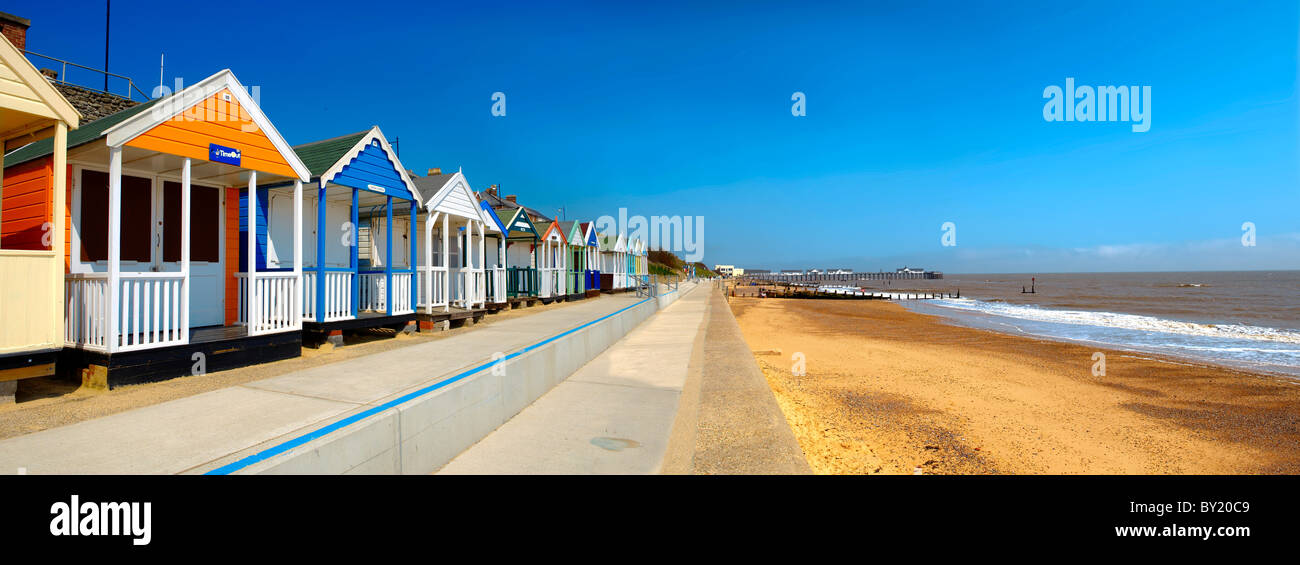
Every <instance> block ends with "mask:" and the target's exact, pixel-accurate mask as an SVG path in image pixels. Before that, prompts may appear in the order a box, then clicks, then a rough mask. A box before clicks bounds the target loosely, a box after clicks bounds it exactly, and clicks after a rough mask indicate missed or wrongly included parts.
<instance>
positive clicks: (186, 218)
mask: <svg viewBox="0 0 1300 565" xmlns="http://www.w3.org/2000/svg"><path fill="white" fill-rule="evenodd" d="M191 163H192V161H191V160H190V158H189V157H186V158H185V161H183V162H182V164H181V277H182V280H181V327H180V328H178V329H179V330H180V332H181V333H180V338H181V343H189V342H190V289H191V288H193V287H191V286H190V235H191V233H190V205H191V203H192V200H191V199H190V168H191V166H192V165H191Z"/></svg>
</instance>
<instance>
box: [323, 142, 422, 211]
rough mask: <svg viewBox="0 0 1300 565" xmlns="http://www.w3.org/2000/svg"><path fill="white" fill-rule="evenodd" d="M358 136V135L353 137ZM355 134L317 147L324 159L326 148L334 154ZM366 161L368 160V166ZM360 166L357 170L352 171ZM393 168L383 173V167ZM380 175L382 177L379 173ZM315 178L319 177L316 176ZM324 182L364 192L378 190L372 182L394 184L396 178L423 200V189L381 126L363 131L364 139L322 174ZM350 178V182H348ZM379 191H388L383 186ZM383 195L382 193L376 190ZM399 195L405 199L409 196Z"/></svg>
mask: <svg viewBox="0 0 1300 565" xmlns="http://www.w3.org/2000/svg"><path fill="white" fill-rule="evenodd" d="M353 135H355V134H353ZM351 138H352V135H347V136H344V137H343V138H342V139H340V138H335V140H334V141H331V142H329V143H324V144H323V145H324V146H325V147H319V146H318V148H317V151H316V152H318V153H319V154H320V158H321V160H323V158H324V156H325V154H326V153H327V151H326V147H327V148H328V149H329V150H330V152H332V151H334V150H337V149H338V148H339V146H341V145H342V143H343V141H346V140H348V139H351ZM362 161H365V162H364V163H363V162H362ZM353 167H356V170H353V169H352V168H353ZM384 167H387V168H390V169H391V170H384V171H379V169H380V168H384ZM375 172H379V173H380V174H378V175H377V174H375ZM313 176H316V175H315V174H313ZM319 176H320V182H321V183H322V184H324V183H329V182H336V183H339V184H344V185H347V186H352V185H357V186H356V188H360V189H363V190H374V189H375V186H376V185H375V184H370V183H371V182H386V183H392V182H393V180H394V179H396V180H398V181H400V182H401V184H402V186H401V187H390V188H401V189H405V191H406V192H409V193H410V195H411V196H413V197H414V198H415V200H416V201H423V200H424V199H423V198H421V197H420V190H419V188H417V187H416V186H415V182H414V181H412V180H411V175H410V174H409V173H407V172H406V167H404V166H403V165H402V162H401V161H400V160H398V158H397V152H396V151H393V147H392V146H391V145H389V144H388V138H386V137H384V132H382V131H380V130H379V126H371V127H370V129H369V130H366V131H365V132H362V134H361V137H359V138H357V139H356V141H354V142H353V143H352V145H351V146H349V147H347V148H346V149H344V150H343V152H342V153H341V154H340V155H339V156H338V157H337V158H336V159H335V160H334V163H333V164H331V165H330V166H329V168H328V169H325V171H324V172H322V173H320V175H319ZM345 179H346V180H345ZM379 188H384V187H383V186H382V185H380V186H379ZM376 192H379V191H376ZM398 196H402V197H405V196H406V195H405V194H400V195H398Z"/></svg>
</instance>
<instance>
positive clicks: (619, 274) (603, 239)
mask: <svg viewBox="0 0 1300 565" xmlns="http://www.w3.org/2000/svg"><path fill="white" fill-rule="evenodd" d="M598 242H599V248H600V249H599V252H600V270H601V290H605V291H609V292H617V291H621V290H623V289H626V288H627V260H626V257H627V236H625V235H623V234H617V235H613V234H604V235H601V236H599V238H598Z"/></svg>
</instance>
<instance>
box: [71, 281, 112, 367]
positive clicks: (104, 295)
mask: <svg viewBox="0 0 1300 565" xmlns="http://www.w3.org/2000/svg"><path fill="white" fill-rule="evenodd" d="M63 298H64V304H66V305H67V307H66V308H64V310H63V333H64V336H63V338H64V341H65V342H66V343H67V345H68V347H78V346H80V347H84V348H86V349H98V350H106V349H107V348H108V274H107V273H91V274H76V275H67V276H66V277H65V284H64V294H63Z"/></svg>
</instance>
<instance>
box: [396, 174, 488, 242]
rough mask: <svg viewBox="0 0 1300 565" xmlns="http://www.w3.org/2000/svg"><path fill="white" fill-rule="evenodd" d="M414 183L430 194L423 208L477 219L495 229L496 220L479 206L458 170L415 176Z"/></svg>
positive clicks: (476, 198)
mask: <svg viewBox="0 0 1300 565" xmlns="http://www.w3.org/2000/svg"><path fill="white" fill-rule="evenodd" d="M415 185H416V186H418V187H420V188H421V189H422V190H423V194H428V195H430V196H428V197H426V200H425V202H424V207H425V209H427V210H432V211H436V212H441V213H443V214H449V215H452V216H457V217H460V218H466V219H471V220H477V221H480V222H483V223H484V224H485V225H487V226H489V227H490V228H491V229H492V231H496V229H497V226H496V222H494V221H493V219H492V218H491V217H489V216H488V215H487V213H486V212H484V211H483V208H481V207H479V200H478V197H477V196H476V195H475V194H474V191H473V190H471V189H470V187H469V181H468V180H466V179H465V175H463V174H461V172H460V171H456V172H454V173H451V174H449V175H432V176H427V177H416V178H415Z"/></svg>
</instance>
